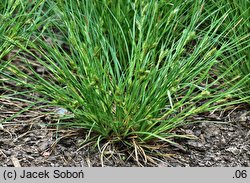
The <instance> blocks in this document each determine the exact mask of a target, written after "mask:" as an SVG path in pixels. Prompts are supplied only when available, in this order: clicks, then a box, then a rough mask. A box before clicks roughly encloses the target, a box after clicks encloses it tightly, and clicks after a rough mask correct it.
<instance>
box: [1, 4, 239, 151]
mask: <svg viewBox="0 0 250 183" xmlns="http://www.w3.org/2000/svg"><path fill="white" fill-rule="evenodd" d="M49 3H50V5H51V7H54V8H53V10H54V15H55V16H54V18H53V20H54V21H51V22H49V24H50V26H47V28H46V30H44V32H43V34H41V35H40V36H39V37H38V36H37V37H36V39H35V40H34V41H29V42H28V46H25V45H22V44H19V43H16V46H17V47H19V48H20V49H21V50H22V52H25V54H26V55H30V56H32V58H35V59H33V60H30V59H27V58H25V57H23V56H22V55H21V54H20V55H19V59H20V60H22V65H23V66H25V68H26V69H28V70H29V71H30V72H28V73H32V74H27V72H23V71H22V70H20V69H19V67H18V66H16V65H14V64H12V65H9V66H8V68H6V71H5V72H3V73H2V74H3V75H4V76H5V77H6V78H9V79H11V80H14V81H15V82H17V83H18V84H21V85H23V86H25V87H28V88H30V89H32V90H35V91H36V92H38V93H39V94H40V95H42V96H43V98H44V100H46V101H47V103H48V105H54V106H57V107H58V106H59V107H62V108H64V109H66V110H68V111H69V112H70V113H71V114H73V115H71V118H70V119H64V120H61V121H60V123H59V124H61V125H62V126H67V127H70V128H83V129H85V130H86V131H87V132H88V133H89V136H88V137H89V139H88V140H91V141H95V142H96V144H97V145H99V144H100V142H101V141H104V142H105V141H108V143H110V142H112V143H123V144H124V145H125V146H127V147H130V148H131V147H132V148H135V149H138V147H142V146H143V145H145V144H147V143H148V142H156V141H158V142H168V143H172V144H174V143H175V142H174V141H173V139H174V138H192V136H189V135H186V134H177V133H175V132H174V129H175V128H177V127H179V126H181V125H185V124H189V123H190V121H187V120H186V119H187V118H188V117H190V116H192V115H194V114H198V113H202V112H207V111H212V110H214V109H217V108H220V107H223V106H227V105H232V104H236V103H239V102H241V100H228V99H229V98H230V99H232V98H237V97H238V96H237V90H238V89H239V88H241V85H242V83H241V82H238V83H236V84H235V85H234V87H230V86H228V85H227V83H223V82H221V81H222V79H223V78H225V77H226V76H227V75H228V73H229V71H228V70H226V71H224V72H221V73H220V75H218V76H217V77H214V75H213V73H214V71H213V70H214V66H215V65H216V64H218V63H219V62H220V61H221V60H220V58H221V57H226V55H227V53H228V52H230V51H231V50H232V49H233V47H234V46H235V45H237V44H239V42H240V40H236V39H233V40H226V41H224V36H226V35H227V33H228V32H229V31H230V30H231V28H232V27H231V24H229V25H228V27H227V26H225V27H223V31H220V32H219V30H220V29H219V28H220V27H221V26H222V25H225V24H224V20H225V16H221V15H220V9H217V10H213V11H212V12H210V15H207V14H206V11H205V10H204V2H203V1H192V0H190V1H180V0H177V1H173V2H166V1H156V0H150V1H132V0H131V1H130V0H126V1H125V0H124V1H115V5H114V4H113V3H111V2H110V1H108V0H93V1H87V0H86V1H73V0H67V1H66V0H56V1H49ZM117 7H119V8H117ZM211 10H212V9H211ZM55 17H56V18H55ZM207 22H209V24H207ZM204 25H205V27H204ZM55 30H57V32H56V33H55ZM58 35H60V36H58ZM48 38H49V40H50V41H49V42H48ZM62 43H63V44H62ZM221 43H223V44H221ZM65 45H66V46H65ZM219 45H220V46H219ZM31 49H32V50H35V52H34V51H30V50H31ZM34 60H35V61H36V62H37V63H38V64H39V65H40V66H42V67H44V68H45V70H46V73H47V76H49V77H46V76H45V77H44V75H42V74H40V73H37V72H36V70H35V69H34V67H33V66H32V63H33V62H34ZM230 67H231V69H233V67H234V65H231V66H230ZM9 72H12V73H14V74H15V76H13V75H10V74H8V73H9ZM153 144H154V143H153ZM147 147H148V148H150V145H148V146H147Z"/></svg>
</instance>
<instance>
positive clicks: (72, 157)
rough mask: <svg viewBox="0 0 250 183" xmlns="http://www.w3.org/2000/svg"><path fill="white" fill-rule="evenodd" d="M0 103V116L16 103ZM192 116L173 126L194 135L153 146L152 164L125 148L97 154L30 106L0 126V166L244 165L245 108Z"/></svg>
mask: <svg viewBox="0 0 250 183" xmlns="http://www.w3.org/2000/svg"><path fill="white" fill-rule="evenodd" d="M1 104H2V105H1V110H0V117H1V118H2V119H3V117H6V115H9V116H11V114H12V112H14V111H15V109H16V110H18V108H21V107H22V106H21V104H19V103H13V102H9V103H8V101H1ZM50 110H53V109H48V111H50ZM45 112H46V111H45ZM194 119H196V120H199V121H204V122H202V123H197V124H193V125H189V126H185V127H182V128H179V129H177V132H180V133H188V134H192V135H195V136H197V137H198V139H197V140H183V139H182V140H178V141H177V142H178V143H179V144H180V146H178V147H174V146H165V147H163V148H161V149H160V150H159V152H161V153H162V154H165V155H166V156H165V157H156V158H154V163H152V162H150V161H148V162H146V163H145V162H144V163H143V162H141V164H138V162H136V161H135V160H134V159H133V158H132V157H128V155H127V154H126V152H119V153H117V152H114V151H113V150H112V149H110V150H108V148H107V150H106V153H105V156H104V157H102V158H101V157H100V153H99V151H98V148H94V149H93V148H92V145H91V144H90V145H86V146H84V147H80V146H79V145H78V144H79V142H81V141H83V140H84V138H85V135H84V133H82V132H81V131H77V132H76V131H66V130H59V132H56V129H55V128H54V127H50V126H47V125H46V124H48V123H50V121H51V116H49V115H46V114H45V113H44V111H43V112H41V111H40V112H39V111H37V109H35V110H30V111H29V112H26V113H23V114H22V115H20V116H19V117H17V118H15V119H11V120H9V122H6V123H4V124H3V125H1V126H0V166H16V167H18V166H22V167H27V166H52V167H54V166H84V167H85V166H160V167H165V166H171V167H178V166H191V167H194V166H196V167H197V166H199V167H200V166H202V167H203V166H213V167H215V166H248V167H249V166H250V112H249V107H244V108H243V109H242V108H241V109H237V108H235V109H232V110H230V111H227V112H224V113H214V114H207V115H206V116H195V117H194ZM205 121H217V122H216V123H215V122H205ZM218 122H220V123H218ZM221 122H223V123H221Z"/></svg>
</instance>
